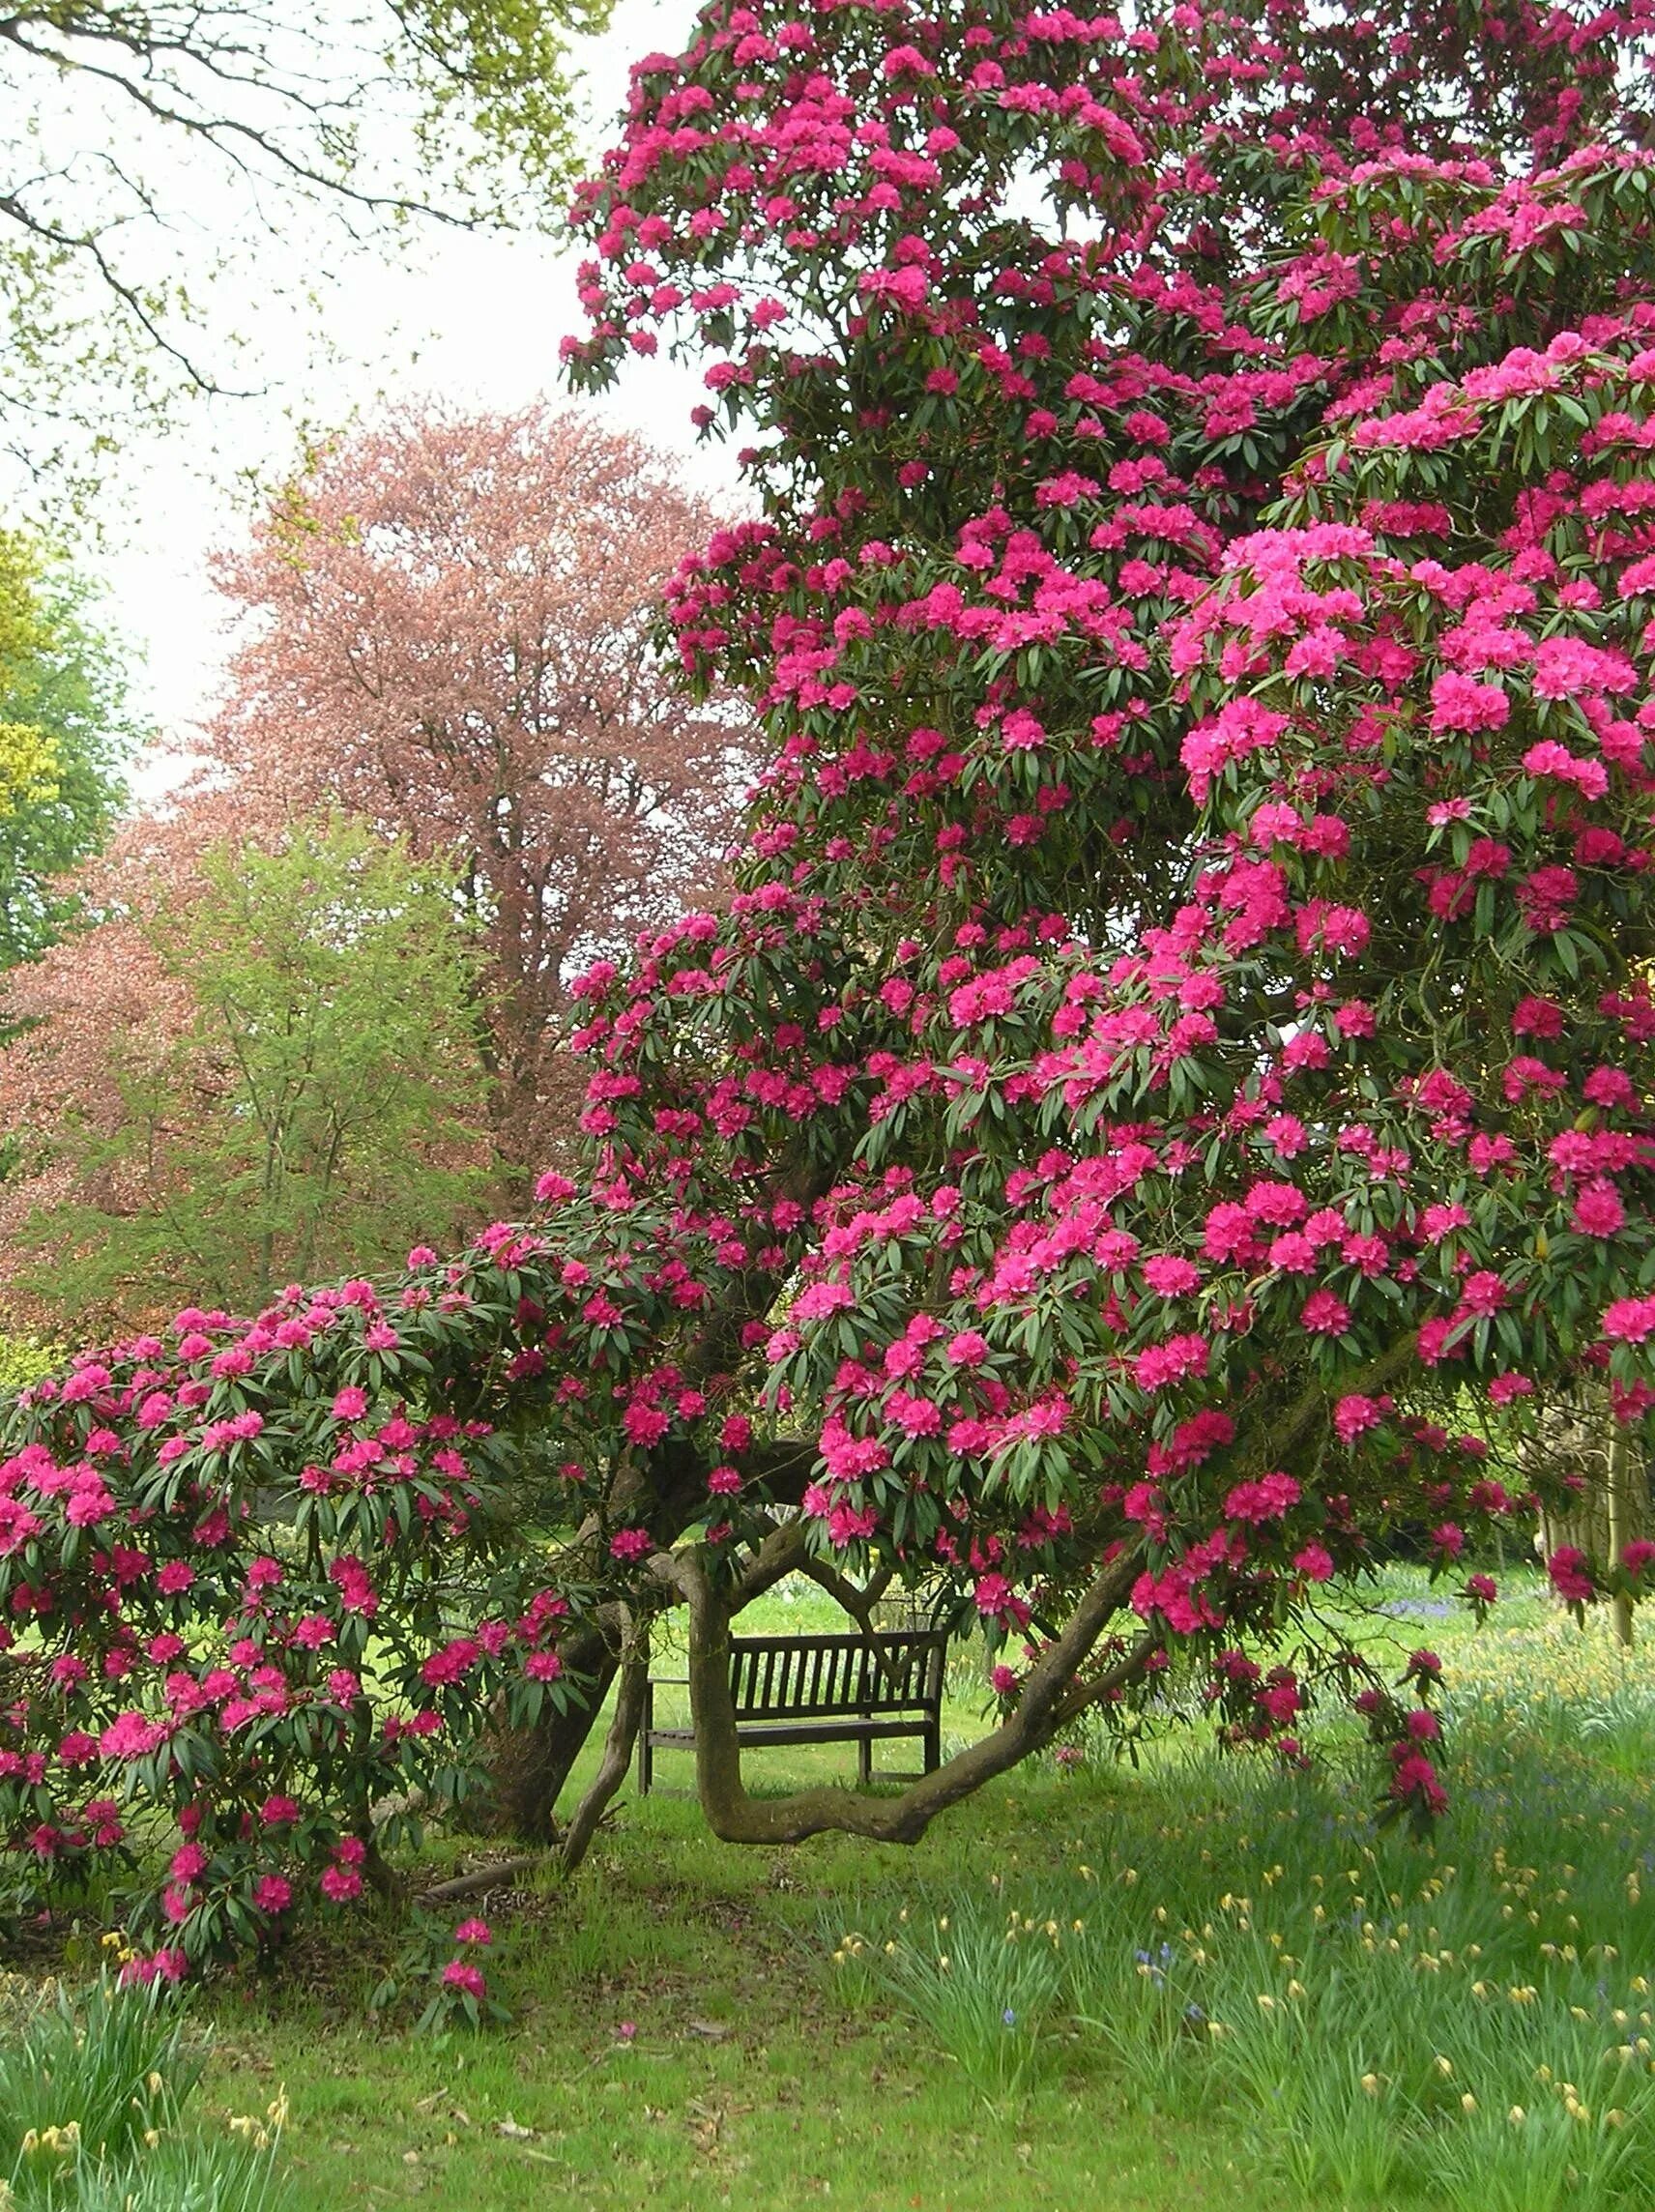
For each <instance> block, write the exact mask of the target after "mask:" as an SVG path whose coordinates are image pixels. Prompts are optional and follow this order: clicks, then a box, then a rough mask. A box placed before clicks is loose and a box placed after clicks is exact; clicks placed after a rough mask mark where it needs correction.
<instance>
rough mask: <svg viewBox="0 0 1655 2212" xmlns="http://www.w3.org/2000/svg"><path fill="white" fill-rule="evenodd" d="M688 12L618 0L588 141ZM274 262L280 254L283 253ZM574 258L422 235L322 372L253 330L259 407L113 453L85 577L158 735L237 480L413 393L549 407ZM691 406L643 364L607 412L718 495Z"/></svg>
mask: <svg viewBox="0 0 1655 2212" xmlns="http://www.w3.org/2000/svg"><path fill="white" fill-rule="evenodd" d="M692 15H693V6H692V0H618V5H617V7H616V10H615V16H614V21H613V26H612V28H611V29H610V30H609V31H608V32H606V33H605V34H604V36H603V37H602V38H601V39H597V40H594V41H591V42H589V43H587V44H584V45H583V46H582V48H581V49H580V53H581V58H582V60H583V62H584V64H585V84H586V100H587V104H588V107H589V110H590V112H591V115H592V117H593V124H592V127H591V128H590V130H589V131H588V133H587V136H588V141H589V143H590V144H591V145H593V146H594V147H596V146H600V145H602V144H604V143H606V142H607V140H608V138H609V136H610V134H611V128H612V118H613V117H614V115H615V113H616V112H617V111H618V109H619V107H620V105H621V102H622V101H623V99H624V91H625V79H626V70H627V66H628V64H629V63H630V62H632V61H633V60H635V59H638V58H640V57H641V56H642V55H644V54H646V53H648V52H649V51H651V49H652V48H659V47H665V48H667V49H669V50H671V51H675V52H676V51H677V50H678V48H679V47H680V46H681V45H682V43H683V38H684V35H685V32H686V30H687V27H688V25H689V22H690V21H691V19H692ZM271 250H272V253H273V255H276V256H278V257H279V255H280V253H281V251H282V248H281V247H279V246H273V247H272V249H271ZM578 258H579V256H578V254H577V253H570V252H566V251H559V250H558V249H557V248H556V247H554V246H553V245H551V244H550V243H548V242H547V241H546V240H544V239H533V238H525V237H503V236H497V235H481V234H477V233H470V232H442V231H439V230H437V229H436V227H435V226H426V228H425V233H424V236H423V237H422V238H421V240H420V241H418V242H417V243H416V245H415V247H413V249H412V251H411V252H410V253H409V254H408V255H407V256H406V257H404V258H402V259H400V260H394V261H393V260H392V259H390V258H384V259H381V260H379V261H377V262H375V261H370V260H368V259H367V258H365V257H363V259H362V260H361V261H360V262H358V263H355V264H353V266H352V268H351V270H350V273H349V275H348V277H347V279H346V281H345V283H344V285H343V287H342V289H341V290H339V291H337V292H336V293H335V295H334V304H333V305H331V306H330V308H329V311H328V332H329V337H330V340H331V350H332V352H333V353H334V356H335V357H336V358H335V359H334V360H333V361H332V362H330V363H329V364H325V365H319V364H316V363H315V361H314V360H313V358H311V355H312V352H313V349H312V348H310V347H309V346H308V345H307V344H305V343H303V342H301V339H302V334H301V333H300V331H299V326H298V324H297V322H295V323H294V324H292V326H291V331H292V351H291V354H290V355H289V356H288V357H285V358H284V357H283V356H282V354H281V353H280V352H279V350H278V348H279V346H280V344H281V342H282V333H281V330H280V329H279V328H278V329H277V330H276V331H274V332H270V333H266V332H264V331H261V332H260V334H259V335H260V339H261V343H262V344H263V346H264V347H265V349H266V350H265V354H264V357H263V360H262V364H261V373H262V375H263V376H264V378H265V379H266V380H267V382H268V386H269V389H268V390H267V391H266V392H265V393H262V394H261V395H260V396H258V397H255V398H251V399H241V400H219V401H217V402H215V403H214V405H213V408H212V410H211V419H210V421H208V422H194V423H189V422H187V423H185V424H183V425H182V426H181V427H180V428H179V429H177V430H175V431H173V432H172V433H171V434H169V435H168V436H165V437H158V438H153V439H146V440H141V441H134V442H131V443H130V444H129V445H128V446H127V447H126V448H125V449H124V451H123V454H122V458H121V463H120V473H121V480H122V483H123V486H124V493H123V496H122V498H121V500H120V502H119V504H118V505H116V506H112V508H111V510H110V512H109V515H108V516H107V518H106V527H107V530H108V543H107V545H106V547H105V550H104V551H103V553H102V556H101V557H100V558H99V560H98V563H97V567H98V568H99V570H100V571H101V573H102V576H103V577H104V578H105V579H106V581H107V584H108V587H109V605H110V611H111V613H112V614H113V616H114V618H115V623H116V626H117V627H118V629H119V630H120V632H121V633H122V634H123V635H124V636H125V637H126V638H127V639H128V640H129V641H130V642H131V644H132V645H133V646H134V647H135V648H136V649H137V652H138V654H139V655H141V658H142V667H141V672H140V675H139V682H138V690H139V697H140V701H141V703H142V705H143V706H144V707H145V708H146V710H147V712H148V713H149V715H150V717H151V718H152V719H153V720H154V721H155V723H156V724H157V725H158V727H159V728H160V731H161V733H162V735H163V738H169V739H170V740H171V741H172V742H175V743H176V742H180V741H182V742H185V743H186V744H188V739H189V726H190V724H191V723H192V722H193V721H194V720H195V719H196V718H197V717H198V716H199V715H200V714H202V713H204V712H205V711H206V710H207V709H208V708H209V707H210V706H211V704H212V702H213V699H214V696H215V693H216V690H217V687H218V684H219V682H220V680H221V674H222V668H223V660H224V655H225V651H226V640H225V634H224V627H223V616H222V611H221V608H220V604H219V602H218V599H217V597H216V596H215V594H214V593H213V591H212V588H211V586H210V584H209V582H208V580H207V572H206V564H207V558H208V555H209V554H210V553H211V552H212V551H213V550H215V549H216V548H217V547H218V546H221V545H225V544H233V543H235V542H236V541H237V540H238V538H240V537H241V536H243V535H244V534H245V531H246V527H247V524H246V516H247V497H248V495H247V489H246V484H245V475H244V472H253V473H254V474H256V475H258V476H260V477H262V478H264V479H266V480H268V479H269V478H270V477H271V475H272V474H273V473H274V472H279V471H280V470H281V469H282V468H283V466H284V465H285V464H286V462H287V461H288V460H289V459H290V458H291V456H292V454H293V452H294V451H295V433H294V429H293V419H294V418H295V417H297V418H298V419H301V420H306V421H310V422H317V423H321V424H331V423H336V422H343V421H346V420H348V419H349V418H350V417H351V416H352V415H353V414H354V413H357V412H361V411H366V412H368V413H371V412H372V411H373V409H374V408H375V407H376V406H377V405H382V404H384V403H385V402H386V401H388V400H392V401H393V400H396V399H404V398H411V397H413V398H419V397H427V396H429V397H434V398H441V399H443V400H447V401H451V402H455V403H457V404H459V405H462V406H476V407H484V408H499V409H509V408H515V407H521V406H523V405H526V404H527V403H528V402H529V401H530V400H532V399H534V398H536V397H537V396H538V395H540V394H541V393H557V390H558V384H557V362H558V340H559V339H560V337H562V336H563V335H564V334H565V333H566V332H568V331H574V330H578V329H579V328H580V327H581V326H580V317H579V314H578V311H577V309H576V306H575V299H574V266H575V262H576V260H577V259H578ZM699 396H702V394H701V393H700V391H699V381H698V378H697V377H696V375H695V374H694V373H693V372H692V371H690V370H688V369H686V368H682V367H675V366H674V365H672V364H668V363H666V362H665V361H659V362H653V363H640V364H637V365H636V366H635V368H634V369H633V370H632V371H631V373H630V374H629V375H628V376H627V378H626V379H625V381H624V384H623V386H622V387H621V389H620V390H619V391H618V392H617V393H613V394H611V395H610V397H609V399H608V400H607V402H606V403H605V409H604V411H605V412H607V413H608V414H609V415H610V417H611V419H612V420H615V421H617V422H623V423H624V424H625V425H626V426H628V427H629V428H632V429H635V430H640V431H642V432H644V433H645V434H646V435H648V436H649V437H651V438H652V439H653V441H654V443H655V444H656V445H658V446H660V447H662V448H664V449H666V450H668V451H672V452H675V453H677V454H680V455H681V456H682V459H683V463H684V467H685V470H686V473H687V474H688V476H689V477H690V479H691V480H692V481H695V482H697V483H698V484H700V485H701V486H702V487H703V488H705V489H709V490H715V489H716V488H718V487H719V486H720V485H721V484H725V483H728V482H729V480H730V477H731V469H730V463H729V460H728V458H727V457H726V456H725V455H724V453H723V450H722V449H718V448H711V449H700V448H698V447H697V446H696V444H695V442H694V436H693V433H692V431H691V429H690V426H689V422H688V416H689V410H690V408H691V406H693V405H694V403H695V401H696V399H697V397H699ZM577 404H581V405H591V404H592V402H590V401H581V402H577ZM151 780H152V779H151V778H150V777H147V776H146V777H144V778H143V779H142V783H144V784H148V783H150V782H151Z"/></svg>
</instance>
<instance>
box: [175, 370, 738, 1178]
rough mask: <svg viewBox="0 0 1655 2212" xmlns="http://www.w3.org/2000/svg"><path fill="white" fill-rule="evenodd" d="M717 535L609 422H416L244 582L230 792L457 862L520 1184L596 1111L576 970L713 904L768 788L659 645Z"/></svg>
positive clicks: (223, 739)
mask: <svg viewBox="0 0 1655 2212" xmlns="http://www.w3.org/2000/svg"><path fill="white" fill-rule="evenodd" d="M712 527H713V517H712V515H711V511H710V509H708V508H707V507H706V506H705V505H703V504H702V503H701V502H699V501H698V500H696V499H695V498H694V497H693V496H691V494H690V493H688V492H687V491H686V490H685V489H684V487H683V485H682V483H681V482H680V481H679V480H677V478H676V477H675V475H674V473H673V472H672V470H671V469H670V468H669V467H668V466H666V465H665V464H664V463H663V461H662V460H661V458H660V456H659V455H658V454H656V453H653V451H651V450H650V449H649V448H648V447H647V446H645V445H644V444H642V443H641V442H640V441H639V440H638V439H636V438H633V437H630V436H628V435H626V434H625V433H624V432H622V431H618V430H614V429H610V428H606V427H604V426H603V425H602V424H600V423H598V422H595V421H594V420H593V419H592V418H591V416H590V415H584V414H578V413H575V412H573V411H572V410H570V409H569V408H567V407H564V408H555V407H550V406H546V405H536V406H532V407H529V408H526V409H523V410H521V411H520V412H518V413H516V414H512V415H461V414H457V413H452V412H445V411H444V410H442V409H440V408H429V407H427V408H412V407H411V408H407V409H404V410H403V411H401V412H399V413H397V414H395V415H393V416H392V417H391V418H390V419H389V420H388V421H386V422H381V423H378V424H373V425H369V426H367V427H365V428H363V429H359V430H357V431H355V432H352V433H350V434H347V435H344V436H341V437H340V438H338V439H336V440H334V441H332V442H330V443H327V444H325V445H323V446H321V447H320V448H319V449H318V450H317V451H315V452H314V453H312V454H311V455H310V456H309V458H308V461H307V464H306V466H305V468H304V469H303V470H302V471H301V472H300V473H299V474H298V475H297V476H296V477H295V478H294V479H293V480H292V481H291V482H290V483H289V484H288V485H287V486H286V487H285V489H284V490H283V491H282V492H281V493H280V494H279V495H278V496H277V497H276V499H274V500H273V502H272V504H271V507H270V509H269V511H268V512H267V513H266V514H265V515H264V516H263V517H262V519H261V520H260V522H259V523H258V525H257V527H256V529H255V531H254V533H253V538H252V542H251V544H250V546H249V547H248V548H247V550H246V551H243V552H238V553H234V554H226V555H224V556H223V557H222V558H221V559H220V560H219V562H218V568H217V581H218V586H219V588H220V589H221V591H222V592H223V593H224V594H225V596H226V597H227V598H228V599H229V601H230V602H231V604H232V605H234V606H235V607H236V608H237V609H239V610H240V612H241V613H242V614H243V615H244V616H245V618H246V621H245V624H244V626H243V631H242V637H241V643H240V646H239V650H238V651H237V652H236V654H235V655H234V657H233V659H232V662H231V667H230V675H229V684H228V691H227V696H226V699H225V702H224V705H223V707H222V708H221V709H220V711H219V712H218V714H217V715H216V716H215V718H214V719H213V721H212V723H211V725H210V727H209V730H208V733H207V748H206V749H207V759H206V762H205V765H204V769H203V771H202V773H203V778H204V780H205V781H207V782H208V783H209V784H210V785H212V786H214V787H217V788H227V789H229V790H231V791H233V792H234V793H235V794H236V795H237V796H238V799H239V800H240V802H241V803H242V804H243V805H244V806H246V807H247V808H248V809H250V810H251V811H252V812H253V813H254V814H258V813H260V812H263V813H266V814H270V815H274V816H276V817H278V818H279V817H282V816H285V815H286V814H287V813H289V812H290V811H291V810H292V809H294V808H295V807H297V808H299V809H301V810H304V809H308V808H315V807H318V806H323V805H327V804H335V805H342V806H344V807H346V808H348V809H349V810H350V811H351V812H352V813H354V814H357V815H358V816H360V817H361V818H363V820H365V821H368V822H371V823H375V824H377V825H379V826H380V827H382V828H383V829H385V830H386V831H387V832H388V833H389V834H393V835H400V836H403V837H405V838H407V839H408V840H409V841H410V845H411V849H412V850H413V851H414V853H415V854H416V856H417V857H418V858H421V859H431V858H435V857H437V856H439V855H440V856H442V857H443V859H445V861H448V860H452V861H453V862H455V863H456V865H457V868H458V871H459V887H460V891H461V895H462V897H463V899H464V901H465V904H466V906H467V908H468V909H469V911H470V912H471V914H472V915H473V916H474V917H475V918H476V919H477V920H478V921H479V923H480V924H481V926H482V929H483V932H484V944H485V946H486V949H487V954H488V959H487V964H486V968H485V971H484V975H485V983H486V994H485V1004H484V1007H483V1013H484V1020H483V1024H482V1029H483V1035H484V1038H485V1041H486V1046H487V1052H488V1058H489V1061H490V1063H491V1067H492V1071H493V1073H494V1075H495V1078H496V1081H497V1085H498V1089H497V1093H496V1105H495V1109H494V1113H495V1121H496V1125H497V1131H498V1135H499V1139H500V1143H501V1146H502V1149H503V1150H504V1152H505V1154H506V1156H507V1157H508V1159H510V1160H511V1161H513V1162H515V1163H517V1164H518V1165H519V1166H522V1165H544V1163H545V1159H546V1157H547V1156H548V1152H549V1149H550V1148H551V1147H552V1146H553V1145H554V1143H555V1142H556V1141H558V1140H560V1139H562V1138H565V1137H566V1136H567V1134H568V1133H569V1128H570V1124H571V1122H572V1120H573V1116H574V1113H575V1111H576V1110H577V1109H578V1103H579V1090H580V1087H579V1079H578V1071H575V1072H574V1073H573V1074H572V1075H571V1072H570V1070H569V1067H568V1062H567V1056H566V1054H565V1053H564V1052H562V1051H561V1050H560V1043H561V1033H562V1032H563V1031H564V1030H566V1027H567V1023H568V1013H569V1001H568V998H567V992H566V985H567V982H568V979H569V976H570V975H571V974H572V973H573V972H574V969H575V968H576V967H577V966H582V965H585V964H586V963H587V962H589V961H590V960H591V959H593V958H594V957H595V955H596V954H597V953H598V952H600V951H604V950H608V951H614V950H618V949H620V948H622V947H624V946H625V945H626V944H628V943H629V942H630V941H631V938H632V937H633V935H634V934H635V933H636V931H637V930H638V929H639V928H641V927H643V926H645V925H646V924H650V923H654V924H659V923H660V922H662V921H664V920H666V919H668V918H669V917H672V916H674V915H676V914H678V913H680V912H682V909H683V907H684V906H685V904H687V903H690V902H691V901H692V900H704V899H705V898H706V897H707V894H708V887H709V886H710V885H711V884H714V883H716V881H717V875H718V870H719V867H720V864H721V862H722V860H723V859H724V855H725V852H726V850H727V848H728V846H729V843H730V839H731V835H732V830H733V825H734V821H735V809H736V805H737V803H738V801H739V800H740V797H741V794H742V791H743V789H744V788H745V786H746V784H747V783H748V782H749V781H750V780H751V776H752V773H753V770H754V767H755V756H754V753H753V746H752V720H751V715H750V714H745V715H739V714H737V713H735V711H734V710H733V707H732V705H731V703H730V702H728V701H727V700H726V701H719V700H716V699H714V700H711V701H709V702H704V703H700V704H698V703H696V702H695V701H693V700H691V699H690V698H688V697H687V696H686V695H685V693H684V691H683V689H682V686H681V685H679V684H676V683H675V682H674V681H673V666H672V661H671V657H670V655H669V656H663V655H662V653H661V651H660V649H659V646H658V644H657V642H656V640H655V637H654V635H653V623H654V617H655V613H656V610H657V608H658V605H659V599H660V594H661V590H662V587H663V585H664V584H665V582H666V580H667V578H668V577H669V576H670V575H671V574H672V572H673V569H674V568H676V566H677V565H678V563H679V562H680V561H681V560H682V558H683V557H684V555H685V554H686V553H688V552H689V551H691V550H692V549H693V548H695V547H696V546H699V545H700V544H702V543H704V542H705V540H706V538H707V536H708V534H709V533H710V531H711V529H712Z"/></svg>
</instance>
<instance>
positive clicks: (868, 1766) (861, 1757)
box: [857, 1735, 874, 1790]
mask: <svg viewBox="0 0 1655 2212" xmlns="http://www.w3.org/2000/svg"><path fill="white" fill-rule="evenodd" d="M873 1778H874V1747H873V1743H872V1741H871V1739H870V1738H869V1737H867V1736H865V1735H862V1736H858V1737H857V1788H858V1789H860V1790H865V1789H867V1787H868V1785H869V1784H870V1783H871V1782H872V1781H873Z"/></svg>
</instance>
